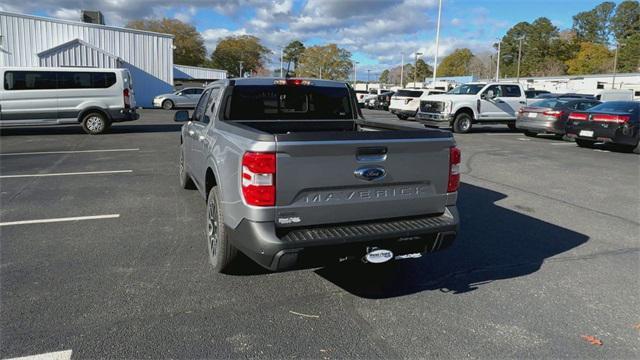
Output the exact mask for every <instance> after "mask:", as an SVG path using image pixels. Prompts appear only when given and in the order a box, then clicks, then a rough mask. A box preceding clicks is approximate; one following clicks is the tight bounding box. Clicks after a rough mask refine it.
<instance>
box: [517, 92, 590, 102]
mask: <svg viewBox="0 0 640 360" xmlns="http://www.w3.org/2000/svg"><path fill="white" fill-rule="evenodd" d="M561 97H572V98H581V99H592V100H598V99H596V96H595V95H592V94H578V93H558V94H556V93H548V94H540V95H538V97H536V98H535V99H528V101H536V99H553V98H561Z"/></svg>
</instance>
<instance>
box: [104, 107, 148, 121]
mask: <svg viewBox="0 0 640 360" xmlns="http://www.w3.org/2000/svg"><path fill="white" fill-rule="evenodd" d="M109 116H110V117H111V122H123V121H134V120H138V119H139V118H140V114H138V113H137V112H136V109H119V110H110V111H109Z"/></svg>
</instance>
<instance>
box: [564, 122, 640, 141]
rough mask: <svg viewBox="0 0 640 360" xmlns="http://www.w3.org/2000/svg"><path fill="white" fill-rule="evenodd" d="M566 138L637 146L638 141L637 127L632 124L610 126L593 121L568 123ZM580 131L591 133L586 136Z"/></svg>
mask: <svg viewBox="0 0 640 360" xmlns="http://www.w3.org/2000/svg"><path fill="white" fill-rule="evenodd" d="M566 130H567V137H570V138H573V139H583V140H592V141H602V142H610V143H614V144H621V145H634V146H635V145H637V144H638V139H639V133H638V132H639V129H638V126H637V125H636V126H634V125H633V124H623V125H621V124H612V123H600V122H593V121H581V122H577V123H568V124H567V127H566ZM582 131H593V136H588V135H586V134H585V133H584V132H582Z"/></svg>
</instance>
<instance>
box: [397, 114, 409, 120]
mask: <svg viewBox="0 0 640 360" xmlns="http://www.w3.org/2000/svg"><path fill="white" fill-rule="evenodd" d="M397 116H398V119H400V120H407V119H408V118H409V117H408V116H406V115H397Z"/></svg>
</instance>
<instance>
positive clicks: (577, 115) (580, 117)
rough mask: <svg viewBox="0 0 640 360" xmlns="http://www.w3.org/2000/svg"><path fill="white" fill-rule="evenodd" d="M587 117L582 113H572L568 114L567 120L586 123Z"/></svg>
mask: <svg viewBox="0 0 640 360" xmlns="http://www.w3.org/2000/svg"><path fill="white" fill-rule="evenodd" d="M588 117H589V116H588V115H587V114H584V113H575V112H572V113H571V114H569V118H568V119H569V120H578V121H587V118H588Z"/></svg>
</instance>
